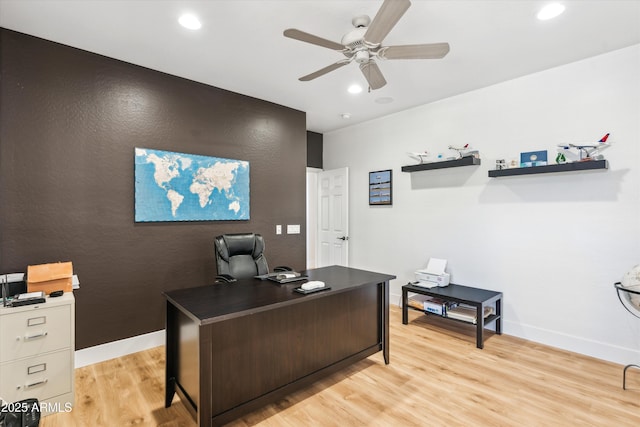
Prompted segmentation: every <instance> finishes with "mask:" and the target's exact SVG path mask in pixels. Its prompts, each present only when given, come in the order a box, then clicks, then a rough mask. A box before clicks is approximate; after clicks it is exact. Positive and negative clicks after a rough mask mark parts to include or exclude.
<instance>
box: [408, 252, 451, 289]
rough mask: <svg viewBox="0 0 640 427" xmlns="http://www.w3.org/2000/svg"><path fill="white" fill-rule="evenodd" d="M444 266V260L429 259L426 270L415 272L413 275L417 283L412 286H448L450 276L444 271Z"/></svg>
mask: <svg viewBox="0 0 640 427" xmlns="http://www.w3.org/2000/svg"><path fill="white" fill-rule="evenodd" d="M446 266H447V260H446V259H438V258H429V263H428V264H427V268H425V269H423V270H417V271H416V273H415V275H416V281H417V283H414V285H416V286H422V287H424V288H435V287H436V286H440V287H443V286H447V285H449V278H450V275H449V273H446V272H445V271H444V270H445V267H446Z"/></svg>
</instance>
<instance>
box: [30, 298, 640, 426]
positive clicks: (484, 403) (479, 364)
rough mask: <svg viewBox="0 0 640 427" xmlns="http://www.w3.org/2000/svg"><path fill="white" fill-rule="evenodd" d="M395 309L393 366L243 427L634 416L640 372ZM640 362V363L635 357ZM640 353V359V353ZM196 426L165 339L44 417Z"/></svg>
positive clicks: (359, 372) (620, 419)
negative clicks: (168, 396)
mask: <svg viewBox="0 0 640 427" xmlns="http://www.w3.org/2000/svg"><path fill="white" fill-rule="evenodd" d="M409 320H410V323H409V325H406V326H405V325H402V321H401V311H400V309H399V308H397V307H395V306H394V307H392V308H391V364H390V365H385V364H384V361H383V359H382V354H381V353H377V354H375V355H373V356H371V357H370V358H368V359H365V360H363V361H361V362H359V363H357V364H355V365H353V366H352V367H350V368H347V369H345V370H344V371H341V372H340V373H337V374H335V375H333V376H330V377H327V378H326V379H324V380H322V381H319V382H317V383H315V384H314V385H313V386H312V387H309V388H307V389H304V390H301V391H299V392H297V393H294V394H292V395H290V396H288V397H287V398H286V399H283V400H281V401H279V402H276V403H275V404H273V405H268V406H266V407H264V408H263V409H261V410H258V411H256V412H253V413H251V414H248V415H247V416H245V417H244V418H242V419H239V420H237V421H236V422H234V423H232V424H230V425H232V426H237V427H240V426H261V427H266V426H291V427H299V426H323V427H324V426H336V427H338V426H340V427H344V426H443V425H447V426H545V427H546V426H634V427H637V426H639V425H640V370H637V369H631V370H629V371H628V373H627V390H626V391H623V390H622V368H623V367H622V366H620V365H617V364H613V363H609V362H604V361H601V360H598V359H593V358H589V357H586V356H581V355H578V354H574V353H570V352H567V351H562V350H558V349H555V348H551V347H546V346H543V345H540V344H536V343H532V342H528V341H525V340H522V339H519V338H514V337H511V336H507V335H493V334H489V337H488V339H487V340H486V341H485V347H484V350H480V349H477V348H476V347H475V333H474V329H473V327H471V326H469V325H465V324H462V323H458V322H451V321H446V320H443V319H439V318H437V317H434V316H430V317H429V318H426V317H425V316H423V315H421V314H420V313H418V312H410V313H409ZM631 362H634V361H631ZM637 362H640V361H637ZM130 425H139V426H167V427H168V426H195V423H194V422H193V420H192V419H191V418H190V416H189V414H188V413H187V411H186V409H185V408H184V406H182V403H181V402H179V400H178V398H177V397H176V398H175V399H174V403H173V405H172V406H171V407H170V408H168V409H165V408H164V347H157V348H154V349H151V350H147V351H144V352H140V353H135V354H131V355H128V356H124V357H121V358H118V359H113V360H109V361H106V362H103V363H99V364H96V365H92V366H87V367H83V368H79V369H77V370H76V405H75V407H74V408H73V410H72V412H70V413H60V414H54V415H51V416H48V417H45V418H43V420H42V422H41V426H43V427H62V426H64V427H71V426H78V427H80V426H82V427H84V426H109V427H111V426H130Z"/></svg>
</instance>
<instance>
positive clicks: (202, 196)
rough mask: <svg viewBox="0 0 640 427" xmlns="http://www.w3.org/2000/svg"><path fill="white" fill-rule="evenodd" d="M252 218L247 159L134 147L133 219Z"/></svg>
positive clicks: (194, 219) (140, 220)
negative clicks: (250, 216) (250, 215)
mask: <svg viewBox="0 0 640 427" xmlns="http://www.w3.org/2000/svg"><path fill="white" fill-rule="evenodd" d="M248 219H249V162H247V161H242V160H233V159H224V158H220V157H209V156H200V155H196V154H184V153H174V152H171V151H161V150H151V149H148V148H136V149H135V221H136V222H154V221H216V220H248Z"/></svg>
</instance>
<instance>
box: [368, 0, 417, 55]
mask: <svg viewBox="0 0 640 427" xmlns="http://www.w3.org/2000/svg"><path fill="white" fill-rule="evenodd" d="M409 6H411V2H410V1H409V0H384V3H382V6H380V10H379V11H378V13H377V14H376V16H375V17H374V18H373V21H371V24H370V25H369V28H367V32H366V33H365V34H364V39H365V41H367V42H368V43H370V44H373V45H379V44H380V43H382V40H384V38H385V37H386V36H387V34H389V31H391V29H392V28H393V27H394V26H395V25H396V24H397V23H398V21H399V20H400V18H402V15H404V13H405V12H406V11H407V9H409Z"/></svg>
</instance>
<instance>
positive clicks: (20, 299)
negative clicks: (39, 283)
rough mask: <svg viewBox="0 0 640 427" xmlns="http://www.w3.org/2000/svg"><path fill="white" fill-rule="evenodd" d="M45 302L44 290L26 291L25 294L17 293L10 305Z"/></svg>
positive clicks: (19, 305)
mask: <svg viewBox="0 0 640 427" xmlns="http://www.w3.org/2000/svg"><path fill="white" fill-rule="evenodd" d="M44 302H47V300H46V299H45V298H44V292H42V291H36V292H28V293H26V294H19V295H17V296H16V297H15V298H14V299H13V300H12V301H11V307H21V306H23V305H31V304H42V303H44Z"/></svg>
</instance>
